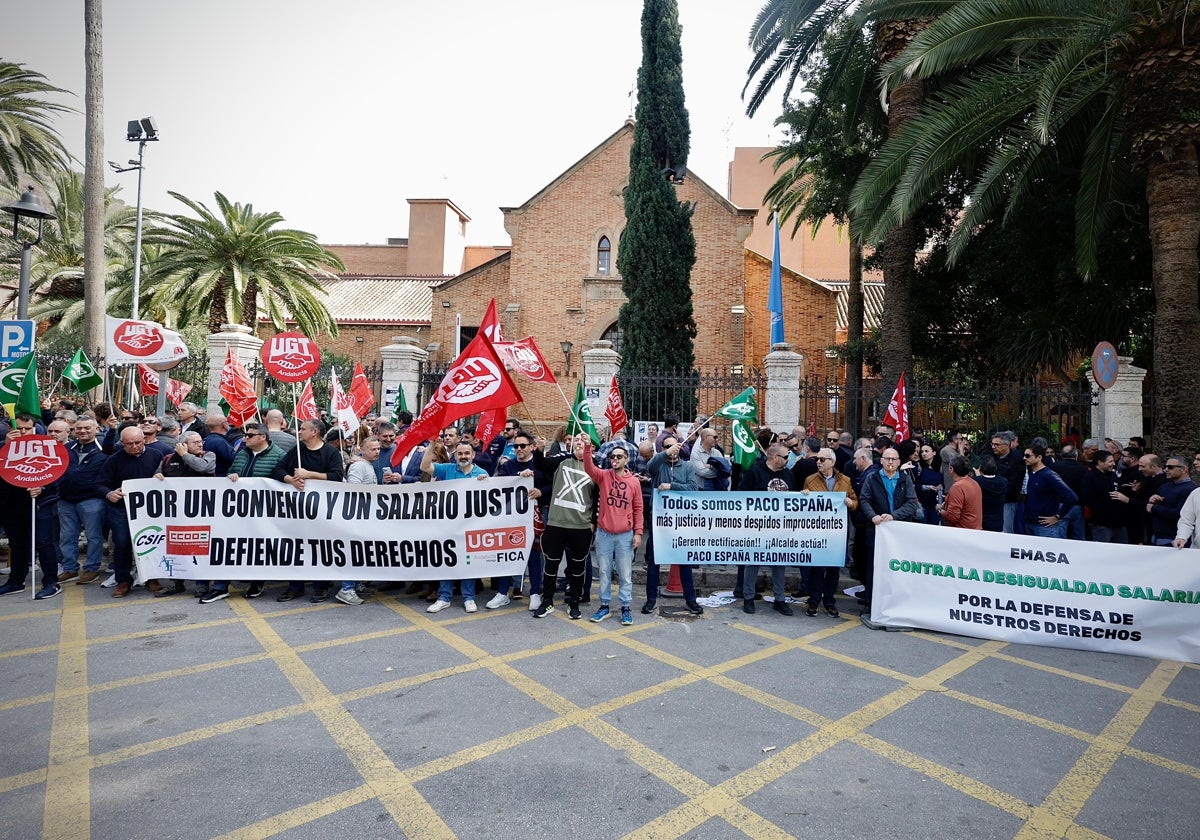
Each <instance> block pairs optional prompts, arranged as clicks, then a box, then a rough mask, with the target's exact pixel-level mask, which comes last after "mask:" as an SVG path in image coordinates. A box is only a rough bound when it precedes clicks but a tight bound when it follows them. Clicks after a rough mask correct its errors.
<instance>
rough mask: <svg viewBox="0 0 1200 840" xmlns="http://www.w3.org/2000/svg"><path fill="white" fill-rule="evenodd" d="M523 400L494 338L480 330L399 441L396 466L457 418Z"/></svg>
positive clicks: (504, 406) (451, 366)
mask: <svg viewBox="0 0 1200 840" xmlns="http://www.w3.org/2000/svg"><path fill="white" fill-rule="evenodd" d="M520 401H521V394H520V392H519V391H518V390H517V386H516V385H514V384H513V381H512V378H511V377H509V375H508V372H507V371H506V370H505V369H504V365H503V364H502V363H501V362H500V357H499V356H497V355H496V351H495V349H494V348H493V347H492V343H491V341H489V340H488V337H487V336H486V335H484V333H482V332H480V333H478V334H477V335H476V336H475V337H474V338H473V339H471V343H470V344H468V345H467V346H466V347H465V348H464V349H463V351H462V353H460V354H459V356H458V358H457V359H455V360H454V363H453V364H452V365H450V369H449V370H448V371H446V375H445V376H444V377H442V381H441V383H439V384H438V386H437V388H436V390H434V392H433V396H432V397H431V398H430V399H429V402H428V403H426V404H425V408H423V409H422V410H421V414H420V416H419V417H417V419H416V420H414V421H413V423H412V425H411V426H409V427H408V430H407V431H406V432H405V433H404V434H403V435H401V436H400V438H399V439H398V440H397V441H396V449H395V450H394V451H393V452H392V468H393V469H397V468H399V466H400V463H401V462H402V461H403V460H404V456H405V455H407V454H408V453H409V452H411V451H412V449H413V447H415V446H416V445H417V444H419V443H421V442H422V441H424V440H427V439H429V438H431V437H434V436H435V435H436V434H437V433H438V432H440V431H441V430H442V429H444V428H446V426H448V425H449V424H451V423H453V422H454V421H456V420H461V419H462V418H463V417H467V416H468V415H471V414H478V413H481V412H484V411H491V410H493V409H497V408H508V407H509V406H510V405H516V404H517V403H519V402H520Z"/></svg>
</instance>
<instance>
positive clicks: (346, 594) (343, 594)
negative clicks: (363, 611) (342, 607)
mask: <svg viewBox="0 0 1200 840" xmlns="http://www.w3.org/2000/svg"><path fill="white" fill-rule="evenodd" d="M333 597H334V598H337V599H338V600H339V601H341V602H342V603H343V604H349V605H350V606H352V607H357V606H358V605H359V604H361V603H362V602H363V599H362V598H360V597H358V593H357V592H355V591H354V590H353V589H339V590H338V594H336V595H334V596H333Z"/></svg>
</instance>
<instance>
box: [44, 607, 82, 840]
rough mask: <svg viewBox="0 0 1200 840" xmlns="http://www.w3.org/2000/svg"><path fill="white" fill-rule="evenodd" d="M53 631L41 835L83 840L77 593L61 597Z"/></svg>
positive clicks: (79, 625)
mask: <svg viewBox="0 0 1200 840" xmlns="http://www.w3.org/2000/svg"><path fill="white" fill-rule="evenodd" d="M62 598H63V609H62V620H61V625H60V630H59V643H58V648H59V653H58V676H57V677H56V678H55V681H54V716H53V720H52V722H51V724H50V752H49V759H48V763H47V766H46V796H45V802H44V804H43V809H42V836H43V837H47V838H52V840H64V839H65V838H71V840H88V838H89V837H91V833H92V832H91V819H90V817H89V818H88V819H81V818H80V817H81V815H85V814H88V815H90V813H91V807H92V804H91V803H92V793H91V792H92V787H91V777H90V774H89V773H88V771H87V769H86V766H87V761H86V759H87V757H88V754H89V753H90V751H91V740H90V736H89V734H88V731H89V730H88V693H87V687H88V685H87V642H86V641H85V639H86V637H87V624H86V622H85V620H84V613H83V610H82V609H79V608H78V607H79V606H82V604H83V593H82V592H79V591H74V592H72V591H71V590H67V591H66V592H64V593H63V596H62Z"/></svg>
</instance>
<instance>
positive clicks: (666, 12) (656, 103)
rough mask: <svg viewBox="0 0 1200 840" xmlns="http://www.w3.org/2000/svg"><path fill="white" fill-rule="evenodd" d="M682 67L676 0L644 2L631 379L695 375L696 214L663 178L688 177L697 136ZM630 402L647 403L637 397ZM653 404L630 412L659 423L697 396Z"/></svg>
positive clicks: (630, 283)
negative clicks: (693, 135)
mask: <svg viewBox="0 0 1200 840" xmlns="http://www.w3.org/2000/svg"><path fill="white" fill-rule="evenodd" d="M682 65H683V52H682V49H681V47H680V43H679V12H678V7H677V5H676V0H645V5H644V6H643V8H642V66H641V67H640V68H639V69H638V103H637V111H636V117H637V122H636V124H635V126H634V129H633V150H632V151H631V152H630V155H629V184H628V186H627V187H626V188H625V220H626V223H625V230H624V231H622V232H621V243H620V250H619V253H618V254H617V270H618V271H619V272H620V273H621V288H622V290H623V291H624V292H625V297H626V299H627V302H626V303H625V304H624V305H622V307H621V314H620V325H621V329H622V331H623V334H624V335H623V342H624V343H623V346H622V356H623V359H622V368H623V370H624V371H626V372H633V373H640V372H648V371H661V370H673V371H680V372H684V371H686V372H691V370H692V367H693V365H694V364H695V355H694V353H693V352H692V342H693V341H694V340H695V338H696V323H695V321H694V320H693V319H692V287H691V283H690V277H691V272H692V265H693V264H694V263H695V262H696V239H695V237H694V236H693V234H692V221H691V215H692V208H691V207H690V206H689V205H687V204H685V203H681V202H680V201H679V199H677V198H676V196H675V188H674V187H673V186H672V175H671V173H670V172H664V170H672V171H673V172H675V173H682V172H683V171H684V169H685V167H686V163H687V154H688V145H689V140H690V134H691V129H690V128H689V127H688V114H687V108H685V107H684V102H683V70H682ZM630 397H631V402H634V403H640V400H637V398H636V397H635V395H633V394H630ZM652 402H653V403H655V404H650V403H646V404H635V405H633V406H631V407H632V408H633V409H634V411H635V412H637V414H638V415H640V416H643V417H648V418H654V419H658V418H660V417H661V416H662V414H664V413H666V411H668V410H675V411H681V412H684V413H687V412H689V411H690V409H691V406H692V405H693V403H694V394H693V393H691V392H690V390H689V392H688V393H687V394H681V395H680V396H679V397H678V398H672V397H670V396H667V395H661V398H660V399H656V400H653V401H652Z"/></svg>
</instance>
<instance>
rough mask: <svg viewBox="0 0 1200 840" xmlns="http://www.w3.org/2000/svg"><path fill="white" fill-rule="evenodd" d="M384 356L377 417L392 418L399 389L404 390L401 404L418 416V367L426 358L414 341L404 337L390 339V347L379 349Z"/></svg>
mask: <svg viewBox="0 0 1200 840" xmlns="http://www.w3.org/2000/svg"><path fill="white" fill-rule="evenodd" d="M379 355H381V356H383V406H382V407H381V408H380V409H379V416H380V417H384V418H388V417H391V416H392V407H393V406H395V404H396V403H397V402H399V399H400V397H399V394H400V389H401V388H403V389H404V404H405V405H407V406H408V410H409V411H411V412H412V413H413V416H414V417H415V416H417V415H418V414H420V413H421V408H422V406H421V405H418V403H417V398H418V397H419V396H420V392H421V365H422V364H424V363H425V362H426V361H427V360H428V359H429V354H428V353H426V352H425V350H424V349H423V348H421V347H420V346H418V345H417V340H416V339H415V338H411V337H409V336H407V335H394V336H392V343H391V344H389V345H387V346H386V347H381V348H380V349H379Z"/></svg>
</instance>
